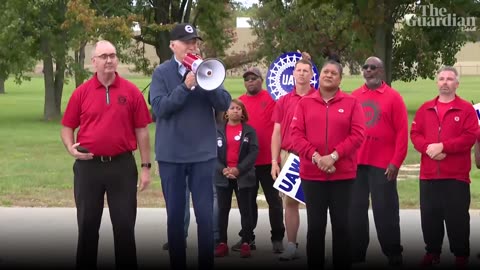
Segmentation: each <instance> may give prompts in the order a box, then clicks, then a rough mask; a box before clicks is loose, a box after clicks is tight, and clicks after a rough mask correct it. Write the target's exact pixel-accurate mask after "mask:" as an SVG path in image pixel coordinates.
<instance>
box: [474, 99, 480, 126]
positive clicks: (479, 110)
mask: <svg viewBox="0 0 480 270" xmlns="http://www.w3.org/2000/svg"><path fill="white" fill-rule="evenodd" d="M473 108H474V109H475V112H476V113H477V118H478V124H479V125H480V103H477V104H475V105H473Z"/></svg>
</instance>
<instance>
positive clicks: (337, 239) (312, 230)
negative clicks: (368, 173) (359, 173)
mask: <svg viewBox="0 0 480 270" xmlns="http://www.w3.org/2000/svg"><path fill="white" fill-rule="evenodd" d="M352 185H353V179H348V180H334V181H310V180H306V179H302V188H303V193H304V194H305V205H306V208H307V224H308V227H307V263H308V268H309V269H324V268H325V230H326V226H327V210H328V212H329V213H330V222H331V228H332V255H333V267H334V268H335V269H349V268H350V267H351V260H350V238H349V232H348V207H349V205H350V191H351V187H352Z"/></svg>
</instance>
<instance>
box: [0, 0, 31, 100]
mask: <svg viewBox="0 0 480 270" xmlns="http://www.w3.org/2000/svg"><path fill="white" fill-rule="evenodd" d="M15 4H18V3H12V2H11V1H2V2H0V25H3V26H4V27H2V28H1V29H0V94H4V93H5V81H6V80H7V79H8V77H9V76H10V75H14V76H15V81H16V82H17V83H21V81H22V80H24V79H29V77H28V76H25V75H24V74H23V71H25V70H29V69H33V67H34V66H35V61H34V58H33V57H32V56H31V54H29V53H26V52H28V51H29V49H30V48H31V46H32V43H33V40H32V38H30V37H28V36H27V37H24V38H18V37H19V36H20V37H21V36H23V35H24V34H25V32H26V31H27V28H28V25H27V24H28V23H27V22H26V21H25V20H23V19H22V18H20V17H17V16H16V13H15V12H11V11H12V7H11V6H12V5H15Z"/></svg>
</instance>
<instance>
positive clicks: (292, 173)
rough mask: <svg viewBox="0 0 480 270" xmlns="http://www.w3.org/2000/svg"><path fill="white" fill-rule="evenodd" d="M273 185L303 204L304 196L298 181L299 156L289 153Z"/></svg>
mask: <svg viewBox="0 0 480 270" xmlns="http://www.w3.org/2000/svg"><path fill="white" fill-rule="evenodd" d="M273 187H274V188H276V189H278V190H279V191H281V192H283V193H284V194H285V195H287V196H288V197H290V198H292V199H295V200H297V201H298V202H300V203H303V204H305V196H304V195H303V189H302V187H301V181H300V158H299V157H298V156H297V155H295V154H290V155H289V156H288V158H287V161H286V162H285V165H284V166H283V168H282V170H281V171H280V174H279V175H278V177H277V180H275V182H274V183H273Z"/></svg>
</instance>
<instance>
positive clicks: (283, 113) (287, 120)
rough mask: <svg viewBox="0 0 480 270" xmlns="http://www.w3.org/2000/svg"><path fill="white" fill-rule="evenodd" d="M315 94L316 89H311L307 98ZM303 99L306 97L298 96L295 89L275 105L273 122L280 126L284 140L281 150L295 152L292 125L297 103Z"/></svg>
mask: <svg viewBox="0 0 480 270" xmlns="http://www.w3.org/2000/svg"><path fill="white" fill-rule="evenodd" d="M313 92H315V88H313V87H311V88H310V91H309V92H308V93H307V94H306V95H305V96H308V95H310V94H311V93H313ZM303 97H304V96H300V95H298V94H297V92H296V88H295V87H294V88H293V90H292V91H291V92H290V93H288V94H286V95H284V96H282V97H281V98H280V99H279V100H278V101H277V104H276V105H275V110H274V111H273V116H272V121H273V122H275V123H278V124H280V128H281V129H280V133H281V139H282V145H281V149H283V150H286V151H290V150H293V140H292V135H291V132H290V125H291V123H292V118H293V115H294V113H295V108H296V107H297V103H298V102H299V101H300V99H302V98H303Z"/></svg>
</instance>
